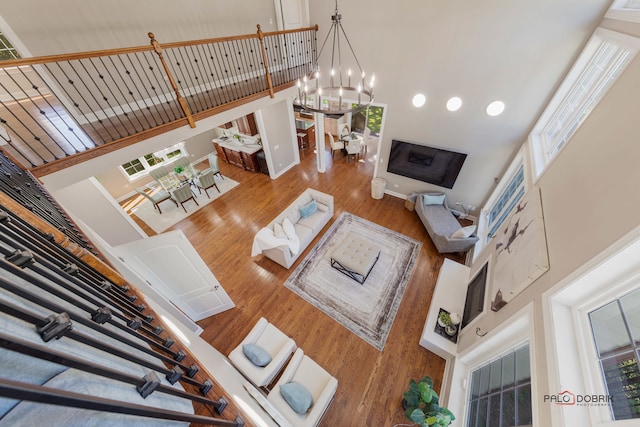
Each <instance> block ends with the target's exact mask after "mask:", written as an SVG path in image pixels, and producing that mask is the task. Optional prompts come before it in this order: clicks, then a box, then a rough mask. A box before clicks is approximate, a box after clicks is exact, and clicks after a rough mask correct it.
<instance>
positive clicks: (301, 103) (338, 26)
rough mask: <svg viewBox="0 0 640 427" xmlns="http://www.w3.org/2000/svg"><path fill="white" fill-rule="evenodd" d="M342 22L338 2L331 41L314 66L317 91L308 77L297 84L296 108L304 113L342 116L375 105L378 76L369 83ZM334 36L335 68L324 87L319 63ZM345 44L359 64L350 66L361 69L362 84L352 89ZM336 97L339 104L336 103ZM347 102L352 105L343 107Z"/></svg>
mask: <svg viewBox="0 0 640 427" xmlns="http://www.w3.org/2000/svg"><path fill="white" fill-rule="evenodd" d="M341 21H342V15H341V14H340V13H338V1H337V0H336V8H335V11H334V14H333V16H332V17H331V28H330V29H329V32H328V33H327V37H326V38H325V40H324V42H323V44H322V47H321V48H320V52H319V53H318V56H317V57H316V60H315V62H314V64H313V70H314V72H313V74H312V75H313V77H314V79H315V88H313V87H309V84H308V83H309V80H308V78H307V76H304V77H303V79H302V81H300V80H298V81H297V87H298V98H296V99H295V100H294V104H295V105H296V106H297V107H299V108H300V109H302V110H305V111H308V112H315V113H324V114H335V115H341V114H346V113H355V112H358V111H361V110H364V109H365V108H367V107H368V106H369V105H371V103H372V102H373V85H374V81H375V76H374V75H371V78H370V79H369V81H367V80H366V77H367V75H366V73H365V72H364V70H363V69H362V67H361V66H360V62H359V61H358V58H357V57H356V54H355V52H354V51H353V48H352V46H351V42H350V41H349V38H348V37H347V33H346V32H345V31H344V29H343V28H342V23H341ZM341 34H342V35H343V36H344V41H342V40H341ZM330 35H333V44H332V51H331V68H330V70H329V72H328V73H327V75H328V76H329V79H328V80H329V81H328V82H324V83H322V82H321V77H322V74H321V73H320V66H319V61H320V58H321V57H322V52H323V51H324V48H325V46H326V44H327V40H328V39H329V36H330ZM345 42H346V45H347V46H348V47H349V51H350V52H351V55H352V56H353V60H354V61H355V62H354V63H353V64H350V65H353V66H355V67H357V69H358V71H359V74H360V81H359V82H358V84H357V86H355V87H354V86H352V82H351V75H352V69H351V67H348V68H347V67H346V66H343V62H342V60H343V55H342V48H341V47H342V45H343V44H344V43H345ZM345 56H346V55H345ZM336 58H337V61H336ZM345 68H347V71H346V79H343V74H344V70H345ZM356 79H357V78H356ZM323 96H324V101H323ZM336 97H337V103H336V102H335V99H336ZM343 100H345V101H348V104H343ZM356 100H357V101H356ZM325 101H326V102H325Z"/></svg>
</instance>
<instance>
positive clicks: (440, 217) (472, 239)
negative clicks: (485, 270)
mask: <svg viewBox="0 0 640 427" xmlns="http://www.w3.org/2000/svg"><path fill="white" fill-rule="evenodd" d="M443 196H444V197H443ZM425 199H427V200H429V202H427V203H428V204H425ZM440 199H441V200H442V202H441V203H438V202H439V200H440ZM432 203H433V204H432ZM415 211H416V213H417V214H418V217H420V220H421V221H422V223H423V224H424V227H425V228H426V229H427V232H428V233H429V236H430V237H431V240H433V243H434V244H435V245H436V248H437V249H438V252H440V253H450V252H465V251H467V250H469V249H471V247H473V245H475V244H476V242H477V241H478V237H477V236H475V235H473V234H472V235H471V236H469V237H462V238H456V237H451V235H452V234H453V233H455V232H456V231H458V230H459V229H461V228H462V226H461V225H460V223H459V222H458V220H457V219H456V217H455V216H453V214H452V213H451V211H450V210H449V206H448V205H447V197H446V195H445V194H444V193H439V192H431V193H422V194H419V195H418V197H417V198H416V205H415Z"/></svg>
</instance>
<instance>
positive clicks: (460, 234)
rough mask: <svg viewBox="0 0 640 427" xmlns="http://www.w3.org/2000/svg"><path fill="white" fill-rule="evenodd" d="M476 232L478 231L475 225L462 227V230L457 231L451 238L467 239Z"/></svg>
mask: <svg viewBox="0 0 640 427" xmlns="http://www.w3.org/2000/svg"><path fill="white" fill-rule="evenodd" d="M474 231H476V226H475V224H474V225H467V226H466V227H462V228H461V229H459V230H456V231H455V232H454V233H453V234H452V235H451V238H452V239H466V238H467V237H469V236H471V235H472V234H473V232H474Z"/></svg>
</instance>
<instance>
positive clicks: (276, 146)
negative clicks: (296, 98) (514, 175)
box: [256, 100, 300, 178]
mask: <svg viewBox="0 0 640 427" xmlns="http://www.w3.org/2000/svg"><path fill="white" fill-rule="evenodd" d="M256 122H257V125H258V130H259V132H260V135H261V136H262V143H263V145H264V149H265V152H266V153H265V154H266V156H267V161H268V164H269V173H270V175H271V177H272V178H275V177H278V176H280V175H281V174H282V173H283V172H284V171H286V170H287V169H289V168H291V167H292V166H293V165H295V164H298V163H299V162H300V159H299V157H298V145H297V141H296V136H295V130H294V129H295V126H294V118H293V110H292V104H291V102H288V101H286V100H284V101H282V102H279V103H277V104H273V105H270V106H268V107H266V108H262V109H260V110H258V111H256Z"/></svg>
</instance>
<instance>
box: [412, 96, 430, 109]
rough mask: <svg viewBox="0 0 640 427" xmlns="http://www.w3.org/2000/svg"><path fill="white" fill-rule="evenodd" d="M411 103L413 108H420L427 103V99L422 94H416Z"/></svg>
mask: <svg viewBox="0 0 640 427" xmlns="http://www.w3.org/2000/svg"><path fill="white" fill-rule="evenodd" d="M411 102H413V106H414V107H417V108H420V107H422V106H423V105H424V104H425V102H427V97H426V96H424V95H423V94H422V93H417V94H415V95H414V96H413V99H412V100H411Z"/></svg>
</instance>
